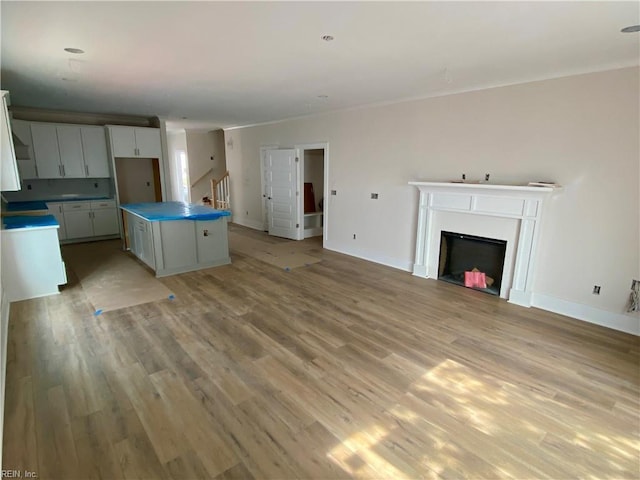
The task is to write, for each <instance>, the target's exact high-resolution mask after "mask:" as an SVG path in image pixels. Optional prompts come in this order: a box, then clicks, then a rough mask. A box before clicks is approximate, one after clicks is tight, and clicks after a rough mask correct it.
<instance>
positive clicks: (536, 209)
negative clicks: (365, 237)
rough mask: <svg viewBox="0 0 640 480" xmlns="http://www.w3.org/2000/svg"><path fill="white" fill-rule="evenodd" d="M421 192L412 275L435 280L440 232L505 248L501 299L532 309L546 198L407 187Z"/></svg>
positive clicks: (536, 192) (502, 188) (522, 190)
mask: <svg viewBox="0 0 640 480" xmlns="http://www.w3.org/2000/svg"><path fill="white" fill-rule="evenodd" d="M409 184H410V185H413V186H415V187H417V188H418V189H419V191H420V200H419V204H418V228H417V232H416V256H415V262H414V266H413V274H414V275H416V276H419V277H425V278H434V279H435V278H438V270H439V256H440V239H441V232H442V231H452V232H457V233H460V234H466V235H474V236H478V237H486V238H492V239H498V240H502V241H505V242H506V251H505V259H504V266H503V271H502V284H501V286H500V297H502V298H505V299H508V300H509V302H511V303H515V304H518V305H522V306H525V307H529V306H531V297H532V293H533V291H532V287H533V285H532V284H533V276H534V270H535V260H536V248H537V243H538V236H539V231H540V220H541V218H542V213H543V204H544V200H545V198H546V197H548V195H549V194H551V193H552V192H553V191H554V189H553V188H550V187H533V186H520V185H494V184H488V183H483V184H470V183H444V182H420V181H415V182H409Z"/></svg>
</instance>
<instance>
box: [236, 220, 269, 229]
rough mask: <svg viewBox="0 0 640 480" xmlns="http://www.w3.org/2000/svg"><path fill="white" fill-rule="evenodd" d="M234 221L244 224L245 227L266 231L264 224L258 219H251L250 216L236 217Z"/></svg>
mask: <svg viewBox="0 0 640 480" xmlns="http://www.w3.org/2000/svg"><path fill="white" fill-rule="evenodd" d="M233 223H236V224H238V225H242V226H243V227H248V228H253V229H254V230H260V231H261V232H263V231H264V224H263V223H262V222H260V221H257V220H251V219H250V218H234V219H233Z"/></svg>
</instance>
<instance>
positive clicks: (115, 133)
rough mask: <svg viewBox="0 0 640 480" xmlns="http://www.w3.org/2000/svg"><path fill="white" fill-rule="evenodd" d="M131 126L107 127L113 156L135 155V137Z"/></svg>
mask: <svg viewBox="0 0 640 480" xmlns="http://www.w3.org/2000/svg"><path fill="white" fill-rule="evenodd" d="M134 131H135V129H134V128H133V127H109V135H110V136H111V148H112V153H113V156H114V157H125V158H131V157H136V156H137V155H136V137H135V133H134Z"/></svg>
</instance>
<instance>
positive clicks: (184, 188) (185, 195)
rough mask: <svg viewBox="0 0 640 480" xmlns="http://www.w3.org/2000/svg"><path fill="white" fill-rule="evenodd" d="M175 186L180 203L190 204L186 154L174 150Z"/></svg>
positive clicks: (182, 151)
mask: <svg viewBox="0 0 640 480" xmlns="http://www.w3.org/2000/svg"><path fill="white" fill-rule="evenodd" d="M175 155H176V156H175V166H176V168H175V173H176V179H175V180H176V185H177V186H178V189H177V190H178V192H177V193H178V199H177V200H180V201H181V202H187V203H188V202H190V201H191V195H190V189H189V168H188V164H187V154H186V152H185V151H184V150H176V154H175Z"/></svg>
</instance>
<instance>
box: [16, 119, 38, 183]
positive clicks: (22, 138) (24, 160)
mask: <svg viewBox="0 0 640 480" xmlns="http://www.w3.org/2000/svg"><path fill="white" fill-rule="evenodd" d="M11 129H12V131H13V134H14V136H15V137H17V139H18V141H19V142H20V143H22V145H20V146H16V159H17V160H18V171H19V172H20V178H21V179H22V180H31V179H33V178H38V169H37V168H36V161H35V157H34V156H33V141H32V140H31V123H29V122H26V121H24V120H12V121H11Z"/></svg>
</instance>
